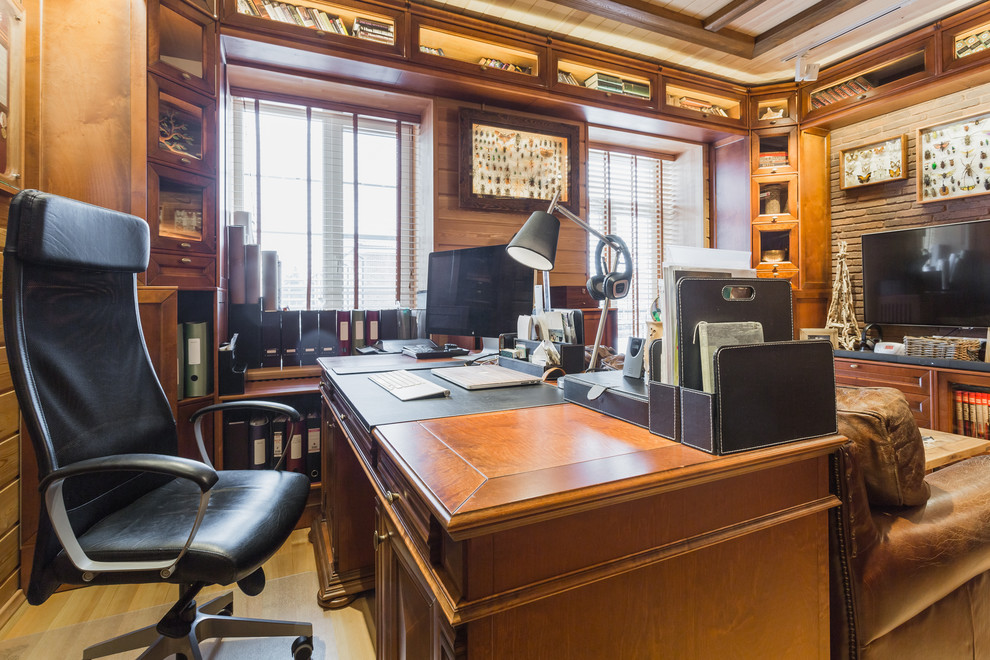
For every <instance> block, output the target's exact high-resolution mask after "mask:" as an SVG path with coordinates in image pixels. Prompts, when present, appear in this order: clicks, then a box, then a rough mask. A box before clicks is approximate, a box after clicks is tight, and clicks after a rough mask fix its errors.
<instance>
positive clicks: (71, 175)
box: [25, 0, 147, 217]
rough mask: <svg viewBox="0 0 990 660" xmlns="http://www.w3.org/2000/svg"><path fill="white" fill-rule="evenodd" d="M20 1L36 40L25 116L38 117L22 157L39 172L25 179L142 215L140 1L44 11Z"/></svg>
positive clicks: (65, 6) (142, 21)
mask: <svg viewBox="0 0 990 660" xmlns="http://www.w3.org/2000/svg"><path fill="white" fill-rule="evenodd" d="M27 4H30V5H34V6H35V10H34V11H32V12H30V17H31V18H33V19H34V20H36V21H39V31H40V34H36V35H34V37H35V38H38V39H40V42H41V43H40V44H36V45H35V46H36V48H37V57H38V58H40V61H39V62H37V63H36V68H35V70H34V71H33V72H32V71H30V70H29V74H28V77H29V82H30V83H31V85H29V91H32V90H33V92H34V93H35V94H36V96H35V97H33V98H32V97H31V96H29V97H28V99H27V114H28V116H31V115H32V114H35V115H37V116H38V118H39V125H38V127H37V133H35V134H33V135H29V139H28V144H27V156H28V157H27V161H28V162H30V161H32V160H34V159H36V160H37V162H38V172H37V178H36V179H34V180H30V181H26V182H25V184H26V185H28V186H30V187H37V188H39V189H41V190H44V191H46V192H53V193H57V194H60V195H64V196H66V197H72V198H74V199H79V200H82V201H86V202H89V203H92V204H97V205H100V206H105V207H109V208H113V209H117V210H120V211H125V212H128V213H133V214H135V215H138V216H141V217H145V204H146V194H145V160H146V150H145V146H144V145H145V136H146V117H145V115H146V112H145V96H146V94H145V86H146V83H145V76H146V73H145V71H146V58H147V48H146V32H147V31H146V22H145V14H146V7H145V3H144V2H143V1H142V0H114V2H113V3H112V7H111V6H105V7H103V8H102V9H101V11H93V10H92V7H91V6H88V5H86V4H78V3H69V4H63V5H61V6H60V7H59V9H58V11H45V12H42V11H40V4H41V3H40V2H38V1H37V0H34V1H33V2H30V3H27ZM29 20H30V19H29ZM42 37H43V38H42ZM28 52H29V57H30V56H31V55H32V54H33V51H32V49H30V48H29V51H28ZM70 53H72V54H75V56H67V54H70ZM32 73H33V74H34V75H32ZM34 76H37V77H38V81H35V80H31V79H32V78H34ZM35 82H37V86H36V87H34V86H33V85H34V84H35ZM29 128H30V127H29Z"/></svg>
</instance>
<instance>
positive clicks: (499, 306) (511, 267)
mask: <svg viewBox="0 0 990 660" xmlns="http://www.w3.org/2000/svg"><path fill="white" fill-rule="evenodd" d="M532 312H533V269H532V268H527V267H526V266H523V265H522V264H520V263H518V262H517V261H515V260H514V259H512V258H511V257H510V256H509V255H508V254H507V253H506V251H505V245H489V246H485V247H477V248H466V249H463V250H446V251H443V252H433V253H431V254H430V257H429V271H428V274H427V289H426V331H427V332H428V333H430V334H438V335H459V336H473V337H484V338H493V337H498V336H499V335H500V334H502V333H505V332H515V331H516V321H517V319H518V318H519V316H520V315H522V314H531V313H532Z"/></svg>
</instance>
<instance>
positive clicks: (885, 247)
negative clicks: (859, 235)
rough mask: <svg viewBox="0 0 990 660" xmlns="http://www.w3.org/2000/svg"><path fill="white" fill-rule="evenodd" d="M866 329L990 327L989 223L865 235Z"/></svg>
mask: <svg viewBox="0 0 990 660" xmlns="http://www.w3.org/2000/svg"><path fill="white" fill-rule="evenodd" d="M863 306H864V320H865V321H866V322H867V323H881V324H904V325H930V326H943V327H963V328H967V327H982V326H990V220H977V221H973V222H961V223H956V224H949V225H937V226H929V227H918V228H915V229H901V230H897V231H886V232H878V233H874V234H863Z"/></svg>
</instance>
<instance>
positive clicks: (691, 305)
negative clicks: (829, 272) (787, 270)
mask: <svg viewBox="0 0 990 660" xmlns="http://www.w3.org/2000/svg"><path fill="white" fill-rule="evenodd" d="M727 287H732V288H736V289H739V288H747V289H748V290H749V291H750V292H751V293H752V295H751V297H749V298H740V299H729V300H727V299H726V298H725V296H723V291H724V290H725V289H726V288H727ZM699 321H708V322H709V323H724V322H729V321H757V322H759V323H760V324H761V325H762V326H763V341H765V342H776V341H789V340H791V339H793V338H794V329H793V328H794V324H793V321H792V318H791V285H790V283H789V282H788V281H787V280H772V279H762V278H728V279H709V278H699V277H684V278H681V279H680V280H678V282H677V350H678V356H679V360H678V370H677V372H678V374H679V378H678V384H679V385H680V386H681V387H689V388H691V389H695V390H700V389H701V388H702V387H701V348H700V346H699V345H698V343H697V342H696V341H695V337H694V330H695V327H696V326H697V325H698V322H699ZM754 375H758V374H754Z"/></svg>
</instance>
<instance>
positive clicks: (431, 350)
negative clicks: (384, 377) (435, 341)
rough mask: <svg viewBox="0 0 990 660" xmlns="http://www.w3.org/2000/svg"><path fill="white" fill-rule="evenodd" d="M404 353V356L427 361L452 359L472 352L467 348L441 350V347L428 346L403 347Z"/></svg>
mask: <svg viewBox="0 0 990 660" xmlns="http://www.w3.org/2000/svg"><path fill="white" fill-rule="evenodd" d="M402 352H403V354H405V355H410V356H412V357H414V358H416V359H417V360H425V359H427V358H450V357H456V356H458V355H467V354H468V353H470V351H469V350H467V349H466V348H446V347H445V348H440V347H439V346H430V345H428V344H416V345H413V346H403V347H402Z"/></svg>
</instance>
